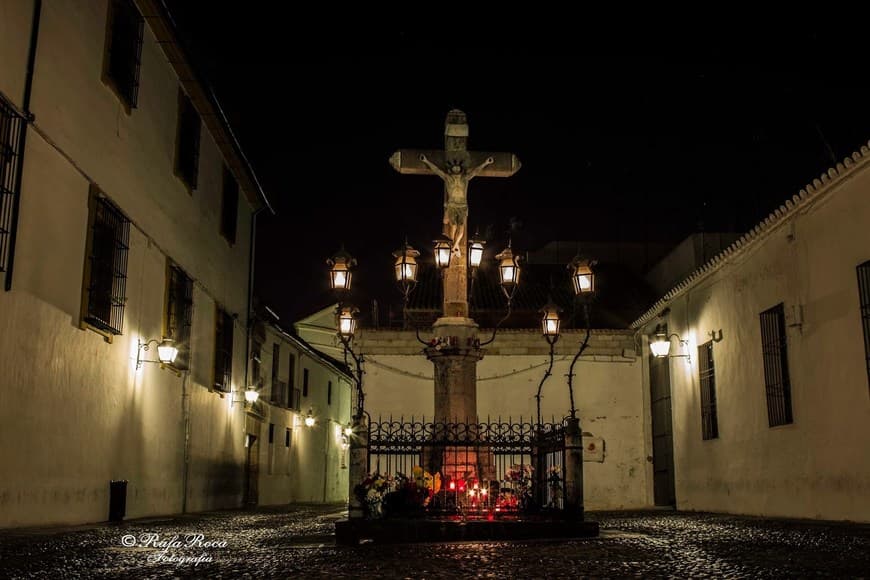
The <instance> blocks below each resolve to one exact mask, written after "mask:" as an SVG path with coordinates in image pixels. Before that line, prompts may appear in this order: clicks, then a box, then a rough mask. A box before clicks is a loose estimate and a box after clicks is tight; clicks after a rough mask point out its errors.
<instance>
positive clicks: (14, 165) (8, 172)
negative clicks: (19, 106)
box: [0, 95, 25, 272]
mask: <svg viewBox="0 0 870 580" xmlns="http://www.w3.org/2000/svg"><path fill="white" fill-rule="evenodd" d="M24 130H25V124H24V117H22V116H21V115H19V114H18V112H17V111H16V110H15V109H14V108H13V107H12V104H11V103H9V102H8V101H7V100H6V99H5V98H3V96H2V95H0V272H5V271H6V270H7V269H8V267H9V261H10V256H11V252H12V248H11V247H10V244H11V243H12V239H13V238H14V237H15V235H14V234H13V229H14V228H15V210H14V207H15V202H16V200H17V199H18V195H19V193H20V191H19V188H20V186H21V182H20V180H19V179H18V157H19V156H20V155H22V154H23V152H22V151H21V143H22V136H23V132H24Z"/></svg>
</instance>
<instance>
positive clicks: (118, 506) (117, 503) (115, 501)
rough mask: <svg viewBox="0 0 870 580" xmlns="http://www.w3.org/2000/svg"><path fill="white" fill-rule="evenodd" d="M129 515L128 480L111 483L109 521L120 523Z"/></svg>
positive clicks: (115, 480)
mask: <svg viewBox="0 0 870 580" xmlns="http://www.w3.org/2000/svg"><path fill="white" fill-rule="evenodd" d="M125 515H127V480H126V479H113V480H111V481H110V482H109V521H110V522H120V521H122V520H123V519H124V516H125Z"/></svg>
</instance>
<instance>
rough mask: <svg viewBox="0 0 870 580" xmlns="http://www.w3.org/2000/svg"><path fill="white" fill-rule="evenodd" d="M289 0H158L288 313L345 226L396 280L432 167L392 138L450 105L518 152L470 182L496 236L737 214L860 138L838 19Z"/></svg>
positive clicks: (363, 284)
mask: <svg viewBox="0 0 870 580" xmlns="http://www.w3.org/2000/svg"><path fill="white" fill-rule="evenodd" d="M291 4H292V3H278V2H275V3H265V2H264V3H262V4H256V3H250V4H246V5H245V6H246V7H249V6H254V8H246V9H243V10H240V9H239V6H238V5H232V4H230V3H216V2H198V1H192V0H185V1H183V2H179V1H177V0H176V1H171V0H170V1H169V6H170V8H171V9H172V10H173V15H174V17H175V18H176V21H177V24H178V26H179V29H180V30H181V32H182V34H183V36H184V38H185V40H186V41H187V42H189V43H190V46H191V47H192V52H194V57H195V60H196V61H197V62H198V64H199V66H200V69H201V70H202V71H203V74H204V76H205V77H206V78H207V80H208V81H209V82H210V83H211V84H212V85H213V86H214V88H215V90H216V92H217V94H218V96H219V98H220V99H221V102H222V105H223V106H224V108H225V110H226V111H227V113H228V116H229V117H230V119H231V122H232V123H233V125H234V128H235V130H236V132H237V134H238V136H239V138H240V140H241V142H242V145H243V147H244V148H245V150H246V152H247V154H248V157H249V159H250V160H251V161H252V164H253V165H254V168H255V170H256V171H257V173H258V176H259V177H260V179H261V181H262V183H263V184H264V186H265V189H266V191H267V194H268V195H269V197H270V199H271V201H272V204H273V205H274V207H275V209H276V211H277V215H276V216H275V217H264V218H263V219H261V220H260V230H259V235H258V240H257V252H258V257H257V262H256V267H257V278H256V288H257V293H258V295H259V296H260V297H261V299H262V300H263V301H264V302H265V303H266V304H268V305H269V306H270V307H271V308H273V310H275V311H276V312H277V313H278V314H279V315H280V316H281V317H282V319H283V320H285V321H286V320H292V319H294V318H297V317H299V316H302V315H304V314H306V313H309V312H311V311H312V310H314V309H316V308H319V307H322V306H325V305H327V304H329V303H330V298H331V297H330V295H329V293H328V291H327V288H326V266H325V264H324V260H325V259H326V258H327V257H329V256H330V254H331V253H333V252H334V251H335V250H337V249H338V247H339V246H340V244H341V243H344V244H345V246H346V247H347V249H348V250H349V251H350V252H351V253H352V254H354V255H355V256H356V257H357V258H358V259H359V262H360V265H359V269H358V271H357V277H356V279H355V282H357V283H358V284H359V286H360V290H361V291H363V292H365V293H367V294H373V295H378V296H379V297H380V298H381V301H382V303H383V302H386V301H388V300H396V301H398V298H399V294H398V292H397V291H395V290H393V289H392V288H391V287H390V282H389V280H390V278H389V276H390V275H391V270H390V265H391V256H390V252H392V251H393V250H394V249H396V248H397V247H398V246H399V245H400V244H401V242H402V239H403V237H404V236H406V235H407V237H408V239H409V241H410V242H411V243H412V244H413V245H415V246H417V248H418V249H420V250H424V251H425V250H427V249H428V245H429V242H430V241H431V239H432V238H433V237H434V236H435V235H437V234H438V233H439V229H440V219H441V214H440V212H441V202H442V193H441V192H442V188H441V182H440V180H438V179H437V178H434V177H418V176H402V175H399V174H397V173H395V172H394V171H393V170H392V169H391V167H390V166H389V164H388V161H387V160H388V158H389V156H390V154H391V153H392V152H393V151H394V150H395V149H397V148H403V147H421V148H422V147H429V148H436V147H440V146H441V145H442V139H443V138H442V133H443V123H444V116H445V114H446V113H447V111H448V110H449V109H451V108H454V107H456V108H460V109H462V110H464V111H465V112H466V113H467V115H468V119H469V123H470V131H471V135H470V145H471V148H472V149H485V150H495V151H512V152H515V153H516V154H517V155H519V157H520V159H521V161H522V164H523V167H522V169H521V170H520V172H519V173H518V174H516V175H515V176H514V177H513V178H510V179H483V178H482V179H478V180H475V181H474V182H472V185H471V187H470V189H469V193H470V203H471V215H470V223H471V224H472V226H476V225H479V226H480V227H481V230H485V229H486V228H487V227H490V228H491V231H492V232H493V233H494V238H493V239H492V240H491V246H492V247H500V246H501V245H503V243H504V239H505V232H506V231H507V229H508V223H509V221H510V219H511V218H516V219H518V220H519V221H520V222H521V223H522V226H521V227H520V229H519V230H518V231H516V233H515V234H514V246H515V247H517V248H521V249H535V248H537V247H540V246H541V245H543V244H545V243H546V242H547V241H549V240H551V239H563V240H614V241H617V240H628V241H643V240H651V241H673V242H676V241H679V239H681V238H682V237H684V236H686V235H688V234H689V233H691V232H693V231H696V230H697V229H698V228H699V227H703V228H704V229H706V230H707V231H734V230H738V231H742V230H745V229H747V228H748V227H751V226H752V225H753V224H754V223H756V222H757V221H758V220H759V219H760V218H763V217H764V216H765V215H766V214H767V213H768V212H769V211H771V210H772V209H773V208H774V207H776V206H777V205H778V204H779V203H781V202H782V201H783V200H784V199H786V198H787V197H790V196H791V195H793V194H795V193H797V191H798V189H799V188H801V187H802V186H803V185H804V184H806V183H807V182H808V181H810V180H812V178H814V177H817V176H818V174H819V173H821V172H822V171H823V170H824V169H826V168H827V167H829V166H831V165H832V164H833V160H834V159H836V160H837V161H840V160H842V157H844V156H845V155H847V154H850V153H851V152H852V151H854V150H855V149H857V148H859V147H860V145H861V144H862V143H866V141H867V140H868V138H870V115H868V114H867V111H868V110H870V107H868V106H867V105H868V103H870V80H868V73H867V71H866V70H865V67H862V66H857V65H854V64H851V61H850V58H852V57H851V56H850V55H852V54H855V53H854V52H853V48H854V47H851V46H848V45H847V44H846V43H845V42H844V41H843V38H841V37H835V36H834V32H831V33H819V32H813V31H808V32H801V33H794V34H790V35H779V36H772V35H771V33H770V31H769V30H764V31H760V32H756V33H752V32H745V31H742V32H740V33H738V32H736V31H734V30H729V31H727V32H723V33H718V34H717V33H713V32H710V31H709V30H704V31H702V32H699V33H696V34H694V35H691V36H682V37H674V36H670V37H668V39H667V40H662V38H659V37H657V36H656V35H655V34H653V33H650V34H647V35H644V36H636V35H631V34H626V37H629V36H630V37H631V41H630V42H629V41H628V40H626V39H622V38H618V37H613V36H611V35H610V33H609V32H608V33H601V35H600V36H598V37H596V36H595V35H594V34H590V33H589V30H588V29H587V30H586V31H585V32H584V33H583V35H582V37H580V36H579V35H578V38H577V40H575V39H574V37H571V36H566V35H564V34H562V35H558V34H557V35H555V36H553V37H550V36H547V35H546V32H542V30H541V29H540V28H538V29H536V31H535V32H528V31H524V30H523V29H521V28H516V27H514V28H511V29H509V30H508V31H506V32H505V31H501V32H492V31H491V30H490V32H486V33H483V32H480V30H479V29H475V32H473V33H471V32H469V30H470V27H463V28H462V29H461V30H460V31H459V32H457V33H454V34H450V33H448V32H445V31H446V30H447V28H446V27H442V29H441V30H438V31H437V32H428V31H423V30H417V29H414V28H413V27H407V26H402V25H396V26H388V25H383V26H380V27H371V26H360V28H358V29H356V30H355V31H354V32H351V33H349V32H347V30H342V29H334V28H328V27H326V26H315V25H313V24H312V22H313V21H312V20H306V19H301V18H296V14H295V13H291V12H290V11H291V10H292V6H291ZM282 7H283V8H282ZM336 9H337V7H336ZM282 10H283V12H282ZM530 30H531V28H530ZM864 52H865V50H863V49H862V50H861V53H862V54H863V53H864ZM384 294H386V295H384Z"/></svg>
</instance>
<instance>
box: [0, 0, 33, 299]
mask: <svg viewBox="0 0 870 580" xmlns="http://www.w3.org/2000/svg"><path fill="white" fill-rule="evenodd" d="M41 15H42V0H34V2H33V23H32V25H31V27H30V49H29V50H28V52H27V75H26V76H25V78H24V97H23V98H22V99H21V110H22V111H23V112H24V115H25V120H26V121H27V124H30V123H33V119H34V116H33V113H31V112H30V96H31V94H32V93H33V71H34V70H35V69H36V45H37V42H38V40H39V18H40V16H41ZM26 146H27V126H25V127H24V128H23V130H22V131H21V154H20V155H18V158H17V159H16V163H15V185H14V186H13V187H14V189H13V191H17V192H18V195H16V196H15V197H14V198H13V199H12V223H11V226H12V228H11V230H10V233H9V264H8V265H7V268H6V281H5V289H6V291H7V292H9V291H10V290H12V268H13V267H14V265H15V241H16V238H17V237H18V212H19V211H20V207H21V177H22V175H21V174H22V173H23V172H24V149H25V147H26Z"/></svg>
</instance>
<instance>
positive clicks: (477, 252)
mask: <svg viewBox="0 0 870 580" xmlns="http://www.w3.org/2000/svg"><path fill="white" fill-rule="evenodd" d="M485 245H486V242H484V241H483V240H481V239H477V238H476V237H475V238H472V239H471V242H470V243H469V245H468V265H469V266H471V267H472V268H479V267H480V263H481V262H482V261H483V247H484V246H485Z"/></svg>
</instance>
